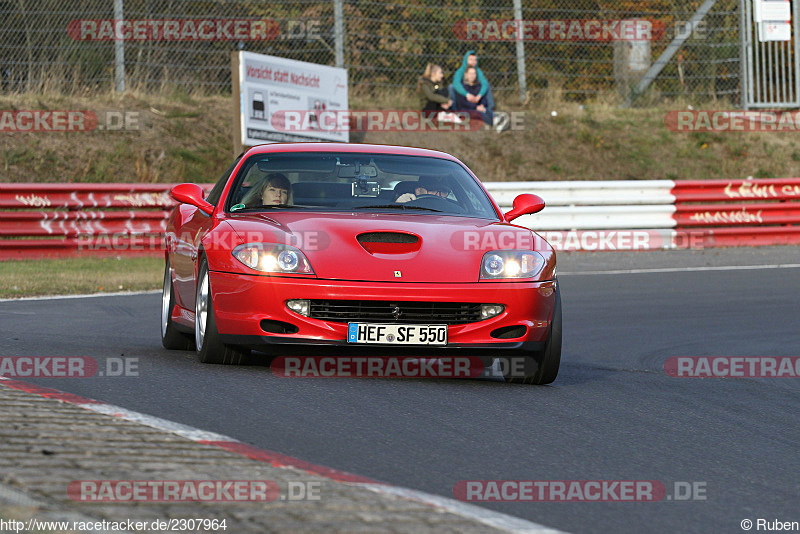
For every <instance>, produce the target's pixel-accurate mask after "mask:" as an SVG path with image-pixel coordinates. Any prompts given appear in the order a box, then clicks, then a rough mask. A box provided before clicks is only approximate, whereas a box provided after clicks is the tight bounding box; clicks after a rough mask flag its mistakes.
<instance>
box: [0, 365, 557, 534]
mask: <svg viewBox="0 0 800 534" xmlns="http://www.w3.org/2000/svg"><path fill="white" fill-rule="evenodd" d="M0 384H1V385H3V386H5V387H8V388H11V389H16V390H19V391H25V392H27V393H31V394H34V395H38V396H40V397H43V398H47V399H54V400H58V401H61V402H66V403H68V404H73V405H75V406H78V407H80V408H83V409H86V410H89V411H92V412H96V413H100V414H104V415H109V416H112V417H118V418H120V419H124V420H125V421H131V422H133V423H138V424H141V425H145V426H149V427H151V428H156V429H158V430H161V431H164V432H168V433H170V434H174V435H177V436H181V437H183V438H186V439H189V440H191V441H194V442H196V443H201V444H203V445H209V446H212V447H219V448H221V449H224V450H226V451H228V452H232V453H235V454H239V455H241V456H244V457H246V458H249V459H251V460H255V461H258V462H264V463H267V464H269V465H271V466H272V467H276V468H290V469H299V470H301V471H305V472H307V473H310V474H313V475H316V476H319V477H323V478H327V479H329V480H332V481H335V482H339V483H342V484H348V485H352V486H356V487H359V488H363V489H366V490H369V491H373V492H375V493H378V494H381V495H385V496H391V497H399V498H402V499H406V500H409V501H414V502H418V503H421V504H425V505H427V506H430V507H432V508H435V509H437V510H440V511H442V512H447V513H451V514H454V515H457V516H460V517H463V518H465V519H469V520H473V521H476V522H479V523H481V524H483V525H486V526H489V527H492V528H495V529H498V530H502V531H505V532H530V533H537V534H544V533H551V534H557V533H560V532H562V531H560V530H556V529H553V528H550V527H546V526H544V525H539V524H537V523H533V522H531V521H527V520H525V519H521V518H518V517H514V516H510V515H506V514H501V513H499V512H493V511H491V510H487V509H485V508H481V507H479V506H475V505H472V504H468V503H464V502H461V501H457V500H455V499H449V498H446V497H441V496H439V495H433V494H430V493H425V492H422V491H417V490H413V489H409V488H402V487H398V486H391V485H389V484H385V483H382V482H378V481H375V480H372V479H370V478H366V477H363V476H360V475H354V474H351V473H347V472H345V471H339V470H337V469H332V468H330V467H325V466H321V465H316V464H312V463H309V462H306V461H304V460H300V459H298V458H293V457H291V456H286V455H284V454H280V453H277V452H273V451H268V450H264V449H259V448H258V447H254V446H252V445H248V444H246V443H242V442H240V441H238V440H236V439H233V438H231V437H228V436H224V435H222V434H217V433H216V432H209V431H207V430H201V429H199V428H194V427H191V426H188V425H184V424H182V423H176V422H174V421H169V420H166V419H161V418H160V417H155V416H152V415H147V414H143V413H139V412H135V411H133V410H128V409H127V408H122V407H120V406H115V405H113V404H107V403H105V402H102V401H97V400H93V399H89V398H86V397H81V396H79V395H74V394H72V393H66V392H63V391H59V390H56V389H51V388H46V387H43V386H39V385H36V384H31V383H28V382H22V381H20V380H13V379H9V378H7V377H2V376H0Z"/></svg>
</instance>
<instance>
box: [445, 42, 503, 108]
mask: <svg viewBox="0 0 800 534" xmlns="http://www.w3.org/2000/svg"><path fill="white" fill-rule="evenodd" d="M469 67H474V68H475V73H476V74H477V79H478V83H479V84H481V90H480V92H479V93H478V95H471V94H469V92H468V91H467V90H466V89H465V88H464V85H463V83H462V82H463V80H464V74H465V73H466V71H467V68H469ZM447 90H448V93H449V95H450V99H451V100H452V101H453V102H455V101H456V96H457V95H461V96H463V97H465V98H466V99H467V100H468V101H469V102H471V103H473V104H477V103H478V102H479V101H480V99H481V98H483V97H486V103H487V104H488V107H489V108H490V109H494V95H493V94H492V86H491V85H490V84H489V80H487V79H486V76H484V75H483V71H482V70H481V69H480V67H478V55H477V54H476V53H475V51H474V50H470V51H468V52H467V53H466V54H464V59H463V60H462V61H461V66H460V67H459V68H458V70H457V71H456V73H455V74H453V83H452V84H450V86H449V87H448V88H447ZM456 109H458V108H456Z"/></svg>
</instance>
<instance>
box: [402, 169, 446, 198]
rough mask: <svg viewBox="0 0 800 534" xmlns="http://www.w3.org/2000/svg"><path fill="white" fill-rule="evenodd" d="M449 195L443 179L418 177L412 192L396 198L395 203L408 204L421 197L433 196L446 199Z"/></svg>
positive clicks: (428, 176) (438, 177)
mask: <svg viewBox="0 0 800 534" xmlns="http://www.w3.org/2000/svg"><path fill="white" fill-rule="evenodd" d="M449 194H450V187H449V186H448V185H447V182H446V181H445V179H444V178H442V177H440V176H430V175H427V176H420V177H419V180H418V181H417V187H416V188H415V189H414V192H413V193H405V194H402V195H400V196H399V197H397V200H395V202H400V203H403V202H409V201H411V200H416V199H417V197H420V196H423V195H434V196H437V197H441V198H447V195H449Z"/></svg>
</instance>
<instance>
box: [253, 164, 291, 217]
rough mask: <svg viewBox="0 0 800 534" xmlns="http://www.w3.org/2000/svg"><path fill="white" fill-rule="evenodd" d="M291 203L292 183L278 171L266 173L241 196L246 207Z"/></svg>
mask: <svg viewBox="0 0 800 534" xmlns="http://www.w3.org/2000/svg"><path fill="white" fill-rule="evenodd" d="M291 203H292V183H291V182H290V181H289V179H288V178H287V177H286V176H284V175H283V174H281V173H279V172H275V173H272V174H268V175H267V176H266V177H265V178H264V179H263V180H261V182H259V183H258V184H256V185H254V186H253V187H251V188H250V191H248V192H247V194H245V196H244V198H242V204H244V205H245V206H246V207H248V208H258V207H261V206H287V205H290V204H291Z"/></svg>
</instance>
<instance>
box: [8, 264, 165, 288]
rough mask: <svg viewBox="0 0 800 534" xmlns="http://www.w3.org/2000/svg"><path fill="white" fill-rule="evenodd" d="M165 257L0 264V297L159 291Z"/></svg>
mask: <svg viewBox="0 0 800 534" xmlns="http://www.w3.org/2000/svg"><path fill="white" fill-rule="evenodd" d="M163 279H164V258H161V257H156V258H125V257H122V258H115V257H109V258H92V257H84V258H65V259H46V260H22V261H4V262H0V298H18V297H30V296H37V295H70V294H82V293H102V292H114V291H141V290H146V289H160V288H161V284H162V282H163Z"/></svg>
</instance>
